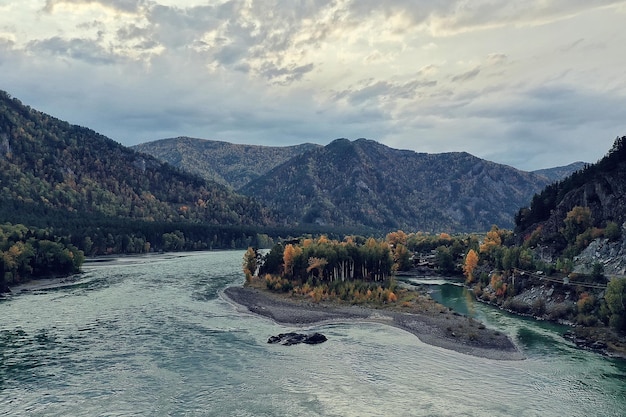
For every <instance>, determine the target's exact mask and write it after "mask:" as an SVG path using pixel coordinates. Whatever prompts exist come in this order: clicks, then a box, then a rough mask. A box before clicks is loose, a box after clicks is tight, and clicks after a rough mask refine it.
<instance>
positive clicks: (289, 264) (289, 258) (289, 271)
mask: <svg viewBox="0 0 626 417" xmlns="http://www.w3.org/2000/svg"><path fill="white" fill-rule="evenodd" d="M309 245H310V243H309ZM301 254H302V249H300V247H299V246H295V245H292V244H288V245H287V246H285V250H284V251H283V265H284V268H285V269H284V271H283V272H284V275H285V276H293V266H294V262H295V260H296V258H297V257H298V256H300V255H301Z"/></svg>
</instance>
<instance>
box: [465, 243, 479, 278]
mask: <svg viewBox="0 0 626 417" xmlns="http://www.w3.org/2000/svg"><path fill="white" fill-rule="evenodd" d="M476 266H478V254H477V253H476V251H474V249H470V250H469V252H467V256H466V257H465V264H464V265H463V273H464V274H465V277H466V278H467V282H468V283H472V282H474V269H475V268H476Z"/></svg>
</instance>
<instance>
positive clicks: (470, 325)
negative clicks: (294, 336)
mask: <svg viewBox="0 0 626 417" xmlns="http://www.w3.org/2000/svg"><path fill="white" fill-rule="evenodd" d="M223 294H224V296H225V297H226V298H227V299H228V300H230V301H231V302H233V303H235V304H236V305H239V306H243V307H245V308H246V309H247V310H248V311H250V312H252V313H255V314H258V315H261V316H264V317H268V318H270V319H272V320H274V321H276V322H277V323H280V324H287V325H294V326H306V325H311V324H319V323H325V322H337V321H346V322H349V321H368V322H376V323H384V324H387V325H390V326H395V327H398V328H400V329H403V330H406V331H408V332H410V333H412V334H414V335H415V336H417V337H418V338H419V339H420V340H421V341H422V342H424V343H428V344H430V345H433V346H438V347H441V348H445V349H450V350H453V351H456V352H460V353H464V354H468V355H473V356H479V357H484V358H489V359H498V360H520V359H524V356H523V355H522V353H521V352H520V351H519V350H518V349H517V347H516V346H515V344H513V342H512V341H511V339H509V338H508V337H507V336H506V335H504V334H502V333H499V332H497V331H494V330H492V329H488V328H485V327H484V326H482V325H480V323H478V322H476V321H474V320H470V319H468V318H467V317H463V316H460V315H457V314H455V313H453V312H450V311H447V312H445V313H437V314H433V313H425V314H419V313H415V312H411V313H409V312H402V311H396V310H389V309H374V308H366V307H361V306H352V305H340V304H335V303H312V302H307V301H305V300H298V299H293V298H288V297H286V296H281V295H278V294H272V293H270V292H267V291H263V290H259V289H256V288H250V287H229V288H226V289H225V290H224V293H223Z"/></svg>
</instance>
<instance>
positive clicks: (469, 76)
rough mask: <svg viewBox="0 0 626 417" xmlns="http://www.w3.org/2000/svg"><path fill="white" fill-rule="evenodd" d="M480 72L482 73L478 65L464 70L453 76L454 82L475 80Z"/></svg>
mask: <svg viewBox="0 0 626 417" xmlns="http://www.w3.org/2000/svg"><path fill="white" fill-rule="evenodd" d="M478 74H480V68H478V67H476V68H474V69H472V70H469V71H467V72H464V73H463V74H459V75H455V76H454V77H452V82H453V83H456V82H464V81H469V80H473V79H474V78H476V77H477V76H478Z"/></svg>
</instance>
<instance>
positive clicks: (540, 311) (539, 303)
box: [532, 298, 546, 316]
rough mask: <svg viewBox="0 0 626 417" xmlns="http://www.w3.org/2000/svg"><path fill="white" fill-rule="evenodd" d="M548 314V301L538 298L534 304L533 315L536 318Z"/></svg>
mask: <svg viewBox="0 0 626 417" xmlns="http://www.w3.org/2000/svg"><path fill="white" fill-rule="evenodd" d="M545 312H546V300H544V299H543V298H537V299H536V300H535V301H534V302H533V306H532V313H533V315H535V316H543V315H544V313H545Z"/></svg>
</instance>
